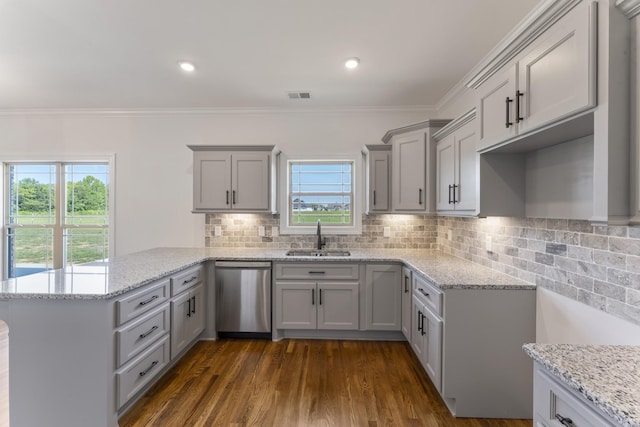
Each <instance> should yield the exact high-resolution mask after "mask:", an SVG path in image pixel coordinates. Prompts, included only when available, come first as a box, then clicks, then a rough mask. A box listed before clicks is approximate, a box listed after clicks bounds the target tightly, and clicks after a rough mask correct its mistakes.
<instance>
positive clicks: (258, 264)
mask: <svg viewBox="0 0 640 427" xmlns="http://www.w3.org/2000/svg"><path fill="white" fill-rule="evenodd" d="M215 266H216V267H223V268H245V269H247V268H250V269H254V268H271V262H269V261H216V263H215Z"/></svg>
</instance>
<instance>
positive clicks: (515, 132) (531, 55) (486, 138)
mask: <svg viewBox="0 0 640 427" xmlns="http://www.w3.org/2000/svg"><path fill="white" fill-rule="evenodd" d="M564 3H565V4H566V6H565V9H564V10H559V11H558V15H559V16H560V17H559V18H558V19H557V21H555V22H553V25H551V26H550V27H549V28H547V29H546V30H545V31H544V32H542V33H541V34H540V35H539V36H538V37H537V38H536V39H535V41H534V42H532V43H531V44H530V45H529V46H527V47H526V48H525V50H524V51H523V53H521V54H520V55H519V56H518V57H517V60H516V61H515V62H513V63H511V64H510V65H508V66H506V67H505V68H504V69H503V70H502V71H500V72H498V73H497V74H495V75H493V76H492V77H491V78H489V79H488V80H487V81H485V82H483V83H482V85H480V86H479V87H478V89H477V100H478V101H477V111H478V118H479V141H478V149H479V150H484V149H487V148H490V147H492V146H494V145H498V144H500V143H502V142H504V141H507V140H509V139H511V138H513V137H516V136H520V135H523V134H526V133H529V132H532V131H534V130H537V129H539V128H541V127H543V126H546V125H550V124H553V123H555V122H559V121H560V120H563V119H565V118H567V117H570V116H573V115H576V114H578V113H580V112H583V111H586V110H588V109H590V108H593V107H595V105H596V68H597V67H596V60H597V58H596V28H597V26H596V22H597V3H595V2H593V1H590V0H583V1H579V2H576V1H573V2H564Z"/></svg>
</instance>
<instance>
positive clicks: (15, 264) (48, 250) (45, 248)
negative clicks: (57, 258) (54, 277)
mask: <svg viewBox="0 0 640 427" xmlns="http://www.w3.org/2000/svg"><path fill="white" fill-rule="evenodd" d="M7 249H8V250H7V254H8V260H7V261H8V262H7V266H8V271H7V277H9V278H11V277H19V276H25V275H27V274H33V273H39V272H41V271H45V270H50V269H52V268H53V230H52V229H51V228H9V229H8V230H7Z"/></svg>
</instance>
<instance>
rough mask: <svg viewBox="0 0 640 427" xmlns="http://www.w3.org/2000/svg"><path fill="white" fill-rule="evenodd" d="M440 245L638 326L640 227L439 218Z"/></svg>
mask: <svg viewBox="0 0 640 427" xmlns="http://www.w3.org/2000/svg"><path fill="white" fill-rule="evenodd" d="M448 230H452V239H451V240H447V231H448ZM487 236H490V237H491V244H492V248H491V249H492V250H491V251H487V250H486V245H487ZM438 247H439V248H440V249H441V250H442V251H444V252H447V253H450V254H453V255H455V256H458V257H461V258H465V259H468V260H471V261H473V262H476V263H479V264H482V265H485V266H488V267H490V268H492V269H494V270H498V271H501V272H504V273H506V274H509V275H511V276H514V277H517V278H520V279H523V280H526V281H528V282H533V283H535V284H536V285H538V286H541V287H544V288H548V289H550V290H552V291H554V292H556V293H559V294H561V295H564V296H567V297H569V298H572V299H574V300H577V301H579V302H581V303H584V304H587V305H589V306H592V307H595V308H597V309H599V310H602V311H605V312H607V313H610V314H612V315H614V316H617V317H620V318H622V319H626V320H628V321H631V322H634V323H637V324H640V227H622V226H608V227H607V226H593V225H591V223H589V222H588V221H577V220H556V219H539V218H480V219H477V218H454V217H438Z"/></svg>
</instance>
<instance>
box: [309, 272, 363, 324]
mask: <svg viewBox="0 0 640 427" xmlns="http://www.w3.org/2000/svg"><path fill="white" fill-rule="evenodd" d="M358 301H359V298H358V283H357V282H326V283H324V282H323V283H318V299H317V301H316V304H317V309H318V324H317V325H318V329H349V330H357V329H358V318H359V317H360V316H359V311H358Z"/></svg>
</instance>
